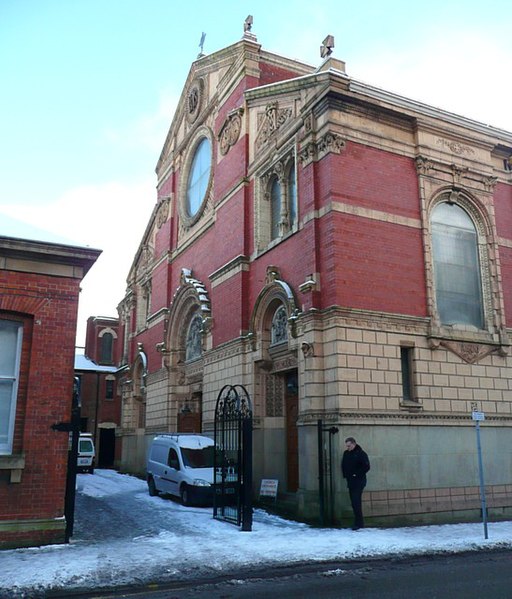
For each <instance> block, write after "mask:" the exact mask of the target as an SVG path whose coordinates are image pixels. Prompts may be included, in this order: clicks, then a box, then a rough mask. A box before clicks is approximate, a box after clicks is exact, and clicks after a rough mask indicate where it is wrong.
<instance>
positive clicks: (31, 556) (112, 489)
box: [0, 470, 512, 599]
mask: <svg viewBox="0 0 512 599" xmlns="http://www.w3.org/2000/svg"><path fill="white" fill-rule="evenodd" d="M77 489H78V492H77V506H76V519H75V531H74V536H73V538H72V541H71V543H70V544H68V545H52V546H47V547H38V548H29V549H16V550H7V551H2V552H0V597H1V598H2V599H3V598H7V597H9V598H14V597H28V596H30V597H33V596H36V595H40V596H43V595H44V593H45V592H48V591H50V590H56V589H68V590H71V589H84V588H89V589H92V588H99V587H102V588H110V589H111V588H114V587H116V586H120V585H127V584H138V583H139V584H140V583H149V582H151V581H159V582H161V583H162V582H165V581H171V580H179V579H185V578H191V577H194V578H195V577H202V576H211V575H217V574H222V573H228V572H230V571H237V570H240V569H241V568H250V567H261V566H264V565H266V564H269V565H276V564H290V563H294V562H311V561H334V560H344V559H354V558H366V557H385V556H398V555H400V556H405V555H421V554H425V553H438V552H459V551H467V550H477V549H492V548H503V547H505V548H512V522H510V521H508V522H500V523H493V522H491V523H489V538H488V539H487V540H485V539H484V533H483V526H482V524H481V523H480V524H455V525H444V526H422V527H414V528H391V529H389V528H388V529H382V528H367V529H364V530H360V531H357V532H353V531H351V530H340V529H318V528H312V527H310V526H308V525H306V524H301V523H298V522H292V521H288V520H283V519H282V518H278V517H276V516H272V515H269V514H267V513H266V512H264V511H262V510H256V511H255V513H254V524H253V531H252V532H241V531H240V530H239V529H238V528H236V527H235V526H232V525H229V524H226V523H224V522H219V521H217V520H214V519H213V518H212V510H211V508H186V507H183V506H181V505H180V504H179V503H177V502H175V501H172V500H170V499H164V498H161V497H150V496H149V495H148V492H147V486H146V483H145V482H144V481H142V480H139V479H138V478H135V477H132V476H127V475H122V474H119V473H117V472H115V471H113V470H96V471H95V474H94V475H89V474H79V475H78V484H77Z"/></svg>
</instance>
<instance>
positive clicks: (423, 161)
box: [416, 156, 434, 175]
mask: <svg viewBox="0 0 512 599" xmlns="http://www.w3.org/2000/svg"><path fill="white" fill-rule="evenodd" d="M433 168H434V163H433V162H432V160H430V159H429V158H425V156H417V157H416V172H417V173H418V175H428V174H430V171H431V170H432V169H433Z"/></svg>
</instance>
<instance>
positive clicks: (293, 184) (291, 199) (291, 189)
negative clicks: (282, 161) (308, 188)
mask: <svg viewBox="0 0 512 599" xmlns="http://www.w3.org/2000/svg"><path fill="white" fill-rule="evenodd" d="M288 221H289V225H290V229H293V227H294V226H295V225H296V223H297V180H296V178H295V162H292V164H291V166H290V170H289V171H288Z"/></svg>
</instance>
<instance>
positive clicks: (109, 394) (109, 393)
mask: <svg viewBox="0 0 512 599" xmlns="http://www.w3.org/2000/svg"><path fill="white" fill-rule="evenodd" d="M105 399H114V381H113V380H110V379H107V380H106V381H105Z"/></svg>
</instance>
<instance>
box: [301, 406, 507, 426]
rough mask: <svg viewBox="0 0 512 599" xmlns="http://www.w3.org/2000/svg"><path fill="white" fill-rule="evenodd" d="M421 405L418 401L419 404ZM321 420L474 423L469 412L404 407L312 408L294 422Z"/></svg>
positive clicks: (500, 421) (497, 421) (498, 421)
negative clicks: (385, 409)
mask: <svg viewBox="0 0 512 599" xmlns="http://www.w3.org/2000/svg"><path fill="white" fill-rule="evenodd" d="M420 405H421V404H420ZM318 420H322V421H323V422H324V424H329V425H331V424H337V425H339V426H343V425H349V424H350V425H355V424H357V425H359V424H372V425H383V426H386V425H391V424H393V425H395V424H398V425H404V426H407V425H411V424H417V425H419V426H439V425H440V424H441V423H442V424H446V423H452V424H453V425H455V426H474V424H475V423H474V422H473V420H472V419H471V414H470V413H467V414H448V413H435V412H411V411H407V410H405V409H404V411H403V412H396V411H390V412H347V411H343V410H340V411H329V412H324V411H322V410H315V411H314V412H313V411H308V412H304V413H302V414H300V415H299V419H298V421H297V424H298V425H299V426H311V425H315V426H316V424H317V422H318ZM485 422H486V423H488V424H489V423H493V424H494V425H498V426H510V423H511V422H512V416H510V415H501V414H490V413H488V412H486V413H485Z"/></svg>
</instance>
